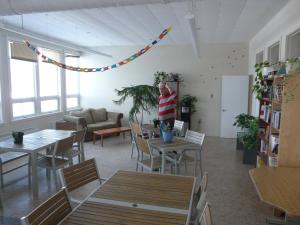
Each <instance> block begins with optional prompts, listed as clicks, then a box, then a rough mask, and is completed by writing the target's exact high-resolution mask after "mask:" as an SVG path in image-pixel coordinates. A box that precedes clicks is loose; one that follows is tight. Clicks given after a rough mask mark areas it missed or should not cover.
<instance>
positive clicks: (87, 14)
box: [0, 0, 288, 47]
mask: <svg viewBox="0 0 300 225" xmlns="http://www.w3.org/2000/svg"><path fill="white" fill-rule="evenodd" d="M23 1H24V0H23ZM65 1H67V0H65ZM21 2H22V1H21ZM61 2H64V0H61ZM67 2H68V1H67ZM110 2H113V1H110ZM127 2H128V4H126V0H123V1H122V4H114V5H115V6H114V7H111V6H109V7H107V6H106V7H103V8H94V9H81V10H72V11H55V12H43V13H31V14H23V15H12V16H0V22H2V23H3V24H8V25H12V26H15V27H18V28H21V29H24V30H27V31H31V32H35V33H38V34H42V35H46V36H48V37H53V38H56V39H60V40H62V41H65V42H69V43H72V44H76V45H79V46H84V47H95V46H119V45H145V44H148V43H149V42H150V41H151V40H153V39H155V38H157V36H158V34H159V33H160V32H162V30H164V29H165V28H167V27H169V26H172V27H173V30H172V31H171V32H170V34H168V36H167V38H166V39H165V40H164V41H163V42H161V43H162V44H187V43H190V42H191V37H190V35H189V30H188V27H187V21H186V19H185V15H186V14H187V13H188V12H189V11H191V12H192V13H193V14H194V15H195V17H196V27H197V36H198V39H199V40H200V41H201V42H221V43H226V42H247V41H249V40H250V39H251V38H252V37H253V36H254V35H255V34H256V33H257V32H258V31H259V30H260V29H261V28H262V27H263V26H264V25H265V24H266V23H267V22H268V21H269V20H270V19H271V18H272V17H273V16H274V15H275V14H276V13H277V12H278V11H279V10H280V9H281V8H282V7H284V5H285V4H286V3H287V2H288V0H195V1H194V4H192V1H175V2H170V1H166V0H160V1H150V3H152V2H160V3H155V4H130V3H132V2H133V1H132V0H127ZM141 2H145V1H141ZM148 2H149V1H148ZM1 4H5V3H3V1H2V2H1V1H0V8H1V7H2V8H4V7H3V5H2V6H1ZM117 5H118V6H117ZM83 7H84V6H83ZM6 8H9V7H8V6H6ZM87 8H88V7H87ZM70 9H71V7H70ZM44 11H45V10H44ZM0 13H1V12H0ZM2 15H3V14H2Z"/></svg>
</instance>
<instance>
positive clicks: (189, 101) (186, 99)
mask: <svg viewBox="0 0 300 225" xmlns="http://www.w3.org/2000/svg"><path fill="white" fill-rule="evenodd" d="M196 102H198V99H197V97H196V96H191V95H184V96H182V97H181V99H180V101H179V106H187V107H191V113H194V112H196V105H195V104H196Z"/></svg>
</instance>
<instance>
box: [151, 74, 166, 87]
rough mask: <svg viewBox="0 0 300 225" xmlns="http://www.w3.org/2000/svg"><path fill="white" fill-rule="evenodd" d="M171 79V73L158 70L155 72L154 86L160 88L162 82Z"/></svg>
mask: <svg viewBox="0 0 300 225" xmlns="http://www.w3.org/2000/svg"><path fill="white" fill-rule="evenodd" d="M168 79H169V74H168V73H166V72H163V71H157V72H156V73H155V74H154V83H153V86H154V87H157V88H158V85H159V83H160V82H167V81H168Z"/></svg>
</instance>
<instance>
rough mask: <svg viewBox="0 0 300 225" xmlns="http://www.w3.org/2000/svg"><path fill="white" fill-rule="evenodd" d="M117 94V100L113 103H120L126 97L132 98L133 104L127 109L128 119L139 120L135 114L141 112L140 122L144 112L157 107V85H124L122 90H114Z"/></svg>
mask: <svg viewBox="0 0 300 225" xmlns="http://www.w3.org/2000/svg"><path fill="white" fill-rule="evenodd" d="M115 91H116V92H117V95H118V96H121V98H120V99H119V100H116V101H113V102H114V103H116V104H118V105H121V104H123V103H124V102H125V100H127V99H128V98H132V100H133V105H132V107H131V109H130V111H129V119H130V120H132V121H133V120H136V121H139V120H138V118H137V114H139V113H141V114H142V118H141V123H142V122H143V117H144V112H147V113H148V114H150V110H151V109H153V108H156V107H157V99H158V96H159V91H158V88H157V87H154V86H150V85H136V86H131V87H124V88H123V89H122V90H117V89H116V90H115Z"/></svg>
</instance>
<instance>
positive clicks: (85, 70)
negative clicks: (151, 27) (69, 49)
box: [25, 27, 172, 72]
mask: <svg viewBox="0 0 300 225" xmlns="http://www.w3.org/2000/svg"><path fill="white" fill-rule="evenodd" d="M171 30H172V27H169V28H167V29H165V30H164V31H163V32H161V34H160V35H159V36H158V38H157V39H156V40H154V41H152V42H151V44H149V45H147V46H146V47H144V48H143V49H141V50H140V51H138V52H137V53H135V54H133V55H131V56H130V57H128V58H126V59H124V60H122V61H120V62H118V63H115V64H112V65H110V66H104V67H99V68H82V67H73V66H68V65H66V64H63V63H60V62H57V61H55V60H53V59H51V58H49V57H47V56H45V55H43V54H41V52H40V51H39V50H38V49H37V48H36V47H34V46H33V45H31V44H30V43H29V42H28V41H25V43H26V44H27V46H28V47H29V48H30V49H31V50H32V51H34V52H35V53H36V54H37V55H38V56H41V57H42V59H43V60H44V61H46V62H48V63H52V64H54V65H56V66H59V67H61V68H63V69H67V70H72V71H79V72H104V71H106V70H109V69H114V68H118V67H120V66H122V65H125V64H127V63H129V62H131V61H133V60H135V59H136V58H138V57H139V56H141V55H143V54H144V53H146V52H147V51H148V50H149V49H150V48H152V47H153V46H154V45H155V44H157V43H158V42H159V41H160V40H162V39H163V38H164V37H165V36H166V35H167V33H169V32H170V31H171Z"/></svg>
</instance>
